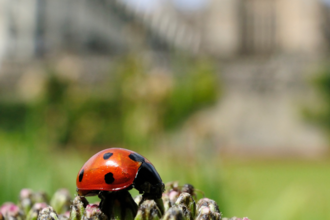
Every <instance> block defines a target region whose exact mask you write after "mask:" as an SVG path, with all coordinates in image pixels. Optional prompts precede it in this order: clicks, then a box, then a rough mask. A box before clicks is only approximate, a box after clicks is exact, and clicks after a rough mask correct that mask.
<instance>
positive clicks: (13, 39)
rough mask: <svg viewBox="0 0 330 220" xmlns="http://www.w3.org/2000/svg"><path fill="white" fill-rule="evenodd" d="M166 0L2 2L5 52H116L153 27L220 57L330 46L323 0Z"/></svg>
mask: <svg viewBox="0 0 330 220" xmlns="http://www.w3.org/2000/svg"><path fill="white" fill-rule="evenodd" d="M162 2H163V4H162V5H161V6H159V7H155V8H153V9H152V10H149V11H138V10H136V9H135V8H134V7H132V6H131V5H128V3H127V2H126V1H125V2H124V1H121V0H95V1H89V0H57V1H52V0H26V1H19V0H0V6H1V12H2V13H1V17H0V39H1V46H0V48H1V49H0V51H3V52H2V54H4V56H7V57H8V56H9V57H14V58H23V59H24V58H28V57H31V56H32V57H33V56H40V55H43V54H48V53H54V52H56V51H65V50H66V51H70V50H71V51H76V52H78V53H81V52H83V51H89V52H91V51H97V52H107V53H116V52H118V50H123V49H125V48H127V47H132V46H133V45H139V44H141V41H139V40H141V36H139V31H140V32H141V30H143V29H144V30H148V31H150V32H148V34H147V40H144V41H145V42H150V40H151V39H150V37H149V38H148V36H157V38H159V41H163V42H166V43H167V44H169V45H174V46H175V47H178V48H183V49H186V50H188V51H191V52H206V53H211V54H213V55H217V56H220V57H234V56H237V55H240V54H246V55H251V54H269V53H289V54H290V53H310V54H311V53H312V54H318V53H321V52H324V49H325V47H324V45H325V43H326V42H325V39H324V33H323V30H322V28H321V27H322V25H324V19H325V17H324V14H323V13H322V3H321V2H320V1H318V0H304V1H301V0H291V1H285V0H209V1H206V2H207V4H205V6H204V7H202V8H200V9H199V10H194V11H184V10H182V9H178V8H176V7H174V5H173V4H170V1H162ZM132 23H133V24H134V23H138V24H142V25H141V26H140V27H139V29H140V30H139V29H138V28H136V29H135V30H134V31H132V29H130V28H129V27H130V25H132ZM142 32H143V31H142ZM150 33H151V34H150ZM142 37H146V35H143V36H142ZM0 53H1V52H0Z"/></svg>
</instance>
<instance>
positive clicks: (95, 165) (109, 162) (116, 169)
mask: <svg viewBox="0 0 330 220" xmlns="http://www.w3.org/2000/svg"><path fill="white" fill-rule="evenodd" d="M76 184H77V192H78V195H80V196H92V195H97V194H98V193H100V192H101V191H120V190H130V189H132V188H135V189H137V190H138V191H139V193H141V194H142V193H143V196H144V197H146V198H153V199H159V198H161V196H162V193H163V192H164V189H165V186H164V183H163V182H162V179H161V177H160V176H159V174H158V172H157V171H156V169H155V167H154V166H153V165H152V163H151V162H150V161H149V160H147V159H146V158H145V157H143V156H141V155H140V154H138V153H136V152H134V151H131V150H127V149H123V148H108V149H105V150H102V151H100V152H98V153H96V154H95V155H94V156H92V157H91V158H90V159H89V160H88V161H87V162H86V163H85V164H84V165H83V167H82V168H81V169H80V170H79V173H78V175H77V179H76Z"/></svg>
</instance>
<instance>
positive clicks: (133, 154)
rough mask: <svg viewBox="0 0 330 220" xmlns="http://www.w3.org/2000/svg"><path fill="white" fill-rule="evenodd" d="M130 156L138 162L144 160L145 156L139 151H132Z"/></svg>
mask: <svg viewBox="0 0 330 220" xmlns="http://www.w3.org/2000/svg"><path fill="white" fill-rule="evenodd" d="M128 157H129V158H130V159H131V160H134V161H136V162H144V157H142V156H141V155H140V154H137V153H131V154H130V155H129V156H128Z"/></svg>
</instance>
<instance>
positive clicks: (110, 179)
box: [104, 172, 115, 184]
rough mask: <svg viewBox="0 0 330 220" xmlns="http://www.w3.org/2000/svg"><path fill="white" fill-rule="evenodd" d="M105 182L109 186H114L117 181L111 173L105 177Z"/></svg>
mask: <svg viewBox="0 0 330 220" xmlns="http://www.w3.org/2000/svg"><path fill="white" fill-rule="evenodd" d="M104 180H105V182H106V183H107V184H112V183H113V182H114V181H115V178H113V173H111V172H109V173H107V174H105V175H104Z"/></svg>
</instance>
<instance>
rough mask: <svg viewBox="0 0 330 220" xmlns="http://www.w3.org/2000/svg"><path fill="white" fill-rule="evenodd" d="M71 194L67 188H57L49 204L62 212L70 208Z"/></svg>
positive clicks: (58, 211)
mask: <svg viewBox="0 0 330 220" xmlns="http://www.w3.org/2000/svg"><path fill="white" fill-rule="evenodd" d="M70 204H71V196H70V193H69V191H68V190H67V189H59V190H57V191H56V192H55V194H54V196H53V198H52V199H51V201H50V205H51V206H52V207H53V208H54V210H55V211H56V212H57V213H64V212H66V211H68V210H69V209H70Z"/></svg>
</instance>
